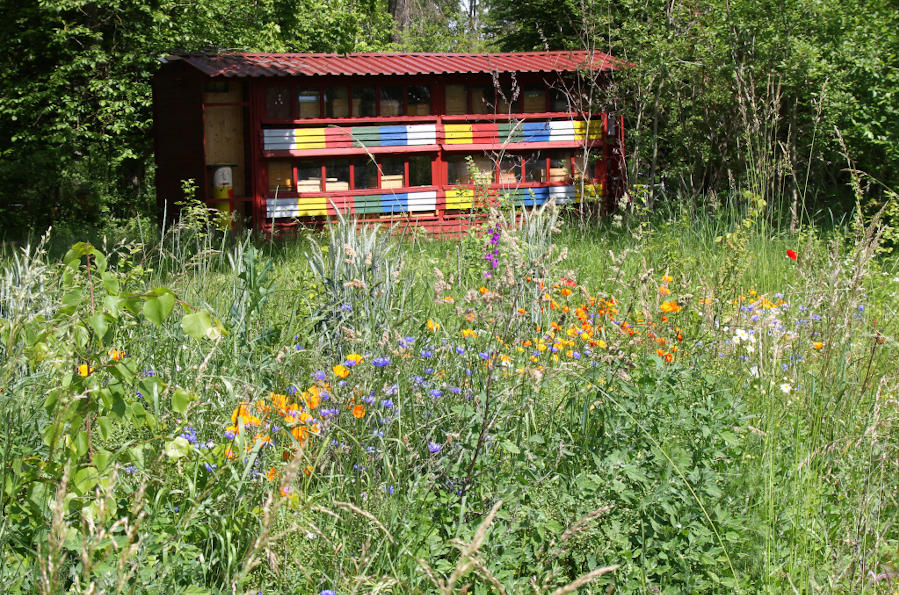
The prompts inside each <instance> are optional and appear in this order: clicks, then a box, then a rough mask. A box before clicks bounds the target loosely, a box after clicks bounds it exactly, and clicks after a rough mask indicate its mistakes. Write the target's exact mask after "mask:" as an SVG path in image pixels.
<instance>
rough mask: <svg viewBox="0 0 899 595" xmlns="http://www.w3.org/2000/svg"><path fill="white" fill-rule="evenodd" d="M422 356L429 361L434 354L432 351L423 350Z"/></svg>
mask: <svg viewBox="0 0 899 595" xmlns="http://www.w3.org/2000/svg"><path fill="white" fill-rule="evenodd" d="M421 356H422V357H423V358H425V359H427V358H429V357H434V352H433V351H431V350H430V349H422V350H421Z"/></svg>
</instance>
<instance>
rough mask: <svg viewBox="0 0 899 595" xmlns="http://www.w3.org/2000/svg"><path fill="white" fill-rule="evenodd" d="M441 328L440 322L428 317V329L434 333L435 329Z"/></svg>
mask: <svg viewBox="0 0 899 595" xmlns="http://www.w3.org/2000/svg"><path fill="white" fill-rule="evenodd" d="M439 329H440V323H439V322H434V321H433V320H431V319H430V318H428V330H429V331H431V332H432V333H433V332H434V331H436V330H439Z"/></svg>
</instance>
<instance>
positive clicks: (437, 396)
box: [430, 388, 443, 399]
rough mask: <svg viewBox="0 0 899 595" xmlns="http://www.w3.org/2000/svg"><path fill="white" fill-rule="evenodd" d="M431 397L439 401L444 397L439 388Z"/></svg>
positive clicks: (434, 390)
mask: <svg viewBox="0 0 899 595" xmlns="http://www.w3.org/2000/svg"><path fill="white" fill-rule="evenodd" d="M430 395H431V396H432V397H434V398H435V399H438V398H440V397H442V396H443V391H442V390H440V389H439V388H435V389H433V390H432V391H431V392H430Z"/></svg>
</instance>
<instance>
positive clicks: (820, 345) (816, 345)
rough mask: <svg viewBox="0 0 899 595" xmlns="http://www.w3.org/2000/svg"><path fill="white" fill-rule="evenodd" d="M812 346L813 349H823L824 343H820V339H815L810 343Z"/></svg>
mask: <svg viewBox="0 0 899 595" xmlns="http://www.w3.org/2000/svg"><path fill="white" fill-rule="evenodd" d="M812 347H813V348H814V349H824V343H822V342H821V341H815V342H814V343H812Z"/></svg>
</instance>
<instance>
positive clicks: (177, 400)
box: [172, 388, 197, 413]
mask: <svg viewBox="0 0 899 595" xmlns="http://www.w3.org/2000/svg"><path fill="white" fill-rule="evenodd" d="M196 400H197V397H196V395H192V394H191V393H189V392H187V391H186V390H184V389H183V388H179V389H176V390H175V392H174V394H173V395H172V409H173V410H174V411H175V413H184V411H185V410H186V409H187V406H188V405H190V403H191V401H196Z"/></svg>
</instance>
